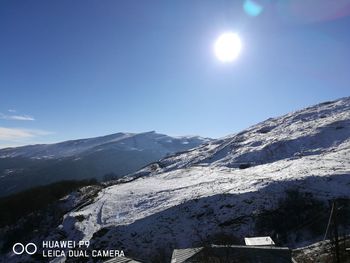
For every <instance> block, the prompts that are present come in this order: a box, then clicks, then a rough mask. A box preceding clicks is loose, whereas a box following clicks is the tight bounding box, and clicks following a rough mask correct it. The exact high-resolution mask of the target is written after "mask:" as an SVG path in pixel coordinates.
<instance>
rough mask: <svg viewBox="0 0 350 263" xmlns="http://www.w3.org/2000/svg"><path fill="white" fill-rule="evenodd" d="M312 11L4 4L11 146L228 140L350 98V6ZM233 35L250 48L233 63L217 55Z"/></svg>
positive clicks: (0, 107)
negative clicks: (138, 138) (130, 135)
mask: <svg viewBox="0 0 350 263" xmlns="http://www.w3.org/2000/svg"><path fill="white" fill-rule="evenodd" d="M247 2H248V3H247ZM303 2H304V1H298V0H295V1H289V0H283V1H278V0H274V1H273V0H271V1H268V0H265V1H261V0H260V1H257V0H256V1H255V2H254V1H252V0H251V1H243V0H242V1H233V0H232V1H228V0H216V1H211V0H208V1H205V0H200V1H199V0H186V1H185V0H179V1H151V0H149V1H141V0H138V1H135V0H125V1H124V0H119V1H113V0H110V1H107V0H101V1H92V0H75V1H71V0H53V1H47V0H41V1H38V0H31V1H26V0H21V1H20V0H2V1H1V2H0V92H1V95H0V148H1V147H5V146H16V145H23V144H29V143H49V142H57V141H62V140H68V139H75V138H84V137H93V136H99V135H106V134H110V133H114V132H120V131H124V132H144V131H150V130H156V131H157V132H161V133H166V134H169V135H189V134H192V135H202V136H209V137H221V136H225V135H228V134H231V133H235V132H238V131H240V130H242V129H244V128H247V127H248V126H250V125H252V124H255V123H257V122H260V121H262V120H264V119H267V118H269V117H274V116H279V115H282V114H285V113H288V112H290V111H294V110H297V109H299V108H302V107H306V106H309V105H312V104H315V103H318V102H322V101H326V100H332V99H336V98H340V97H345V96H349V90H350V88H349V83H350V74H348V69H349V68H350V34H349V32H348V30H349V28H350V17H349V14H350V1H348V0H339V1H332V0H317V1H307V2H308V3H307V4H302V3H303ZM334 2H337V3H334ZM310 3H311V4H310ZM247 4H253V5H257V6H255V9H254V8H253V13H249V10H247V9H245V7H246V5H247ZM256 7H258V8H256ZM226 31H233V32H237V33H238V34H239V35H240V37H241V39H242V43H243V49H242V52H241V54H240V56H239V58H238V59H237V60H236V61H234V62H232V63H222V62H220V61H218V60H217V59H216V58H215V55H214V52H213V45H214V42H215V40H216V38H217V37H218V36H219V35H220V34H221V33H222V32H226Z"/></svg>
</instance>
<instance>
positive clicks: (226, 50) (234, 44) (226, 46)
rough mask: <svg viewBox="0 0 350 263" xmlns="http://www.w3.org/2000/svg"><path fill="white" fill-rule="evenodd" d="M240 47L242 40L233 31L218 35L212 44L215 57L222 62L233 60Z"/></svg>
mask: <svg viewBox="0 0 350 263" xmlns="http://www.w3.org/2000/svg"><path fill="white" fill-rule="evenodd" d="M241 49H242V42H241V39H240V38H239V36H238V35H237V34H235V33H231V32H229V33H224V34H222V35H220V36H219V38H218V39H217V40H216V42H215V45H214V51H215V55H216V57H217V58H218V59H219V60H220V61H222V62H231V61H233V60H235V59H236V58H237V57H238V55H239V53H240V52H241Z"/></svg>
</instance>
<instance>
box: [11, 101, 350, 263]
mask: <svg viewBox="0 0 350 263" xmlns="http://www.w3.org/2000/svg"><path fill="white" fill-rule="evenodd" d="M349 160H350V98H343V99H340V100H337V101H333V102H326V103H321V104H318V105H316V106H313V107H309V108H306V109H303V110H300V111H297V112H293V113H290V114H287V115H285V116H282V117H278V118H273V119H268V120H266V121H264V122H261V123H259V124H257V125H255V126H252V127H250V128H248V129H247V130H244V131H242V132H240V133H238V134H234V135H230V136H227V137H225V138H222V139H219V140H214V141H211V142H209V143H207V144H204V145H202V146H199V147H197V148H195V149H192V150H189V151H186V152H183V153H179V154H176V155H173V156H170V157H166V158H164V159H162V160H160V161H157V162H155V163H153V164H151V165H149V166H147V167H145V168H144V169H142V170H140V171H138V172H136V173H134V174H132V175H130V177H129V180H124V181H113V182H111V183H110V184H109V186H107V187H105V188H103V189H101V190H100V191H99V192H98V194H97V196H96V197H94V198H92V199H90V201H91V202H88V203H86V204H85V205H83V206H80V208H79V209H74V210H73V211H71V212H70V213H67V214H66V215H65V217H64V220H63V222H62V224H61V225H60V226H59V227H58V228H57V229H56V230H55V231H52V233H51V234H50V235H49V236H48V237H47V239H50V238H53V237H55V238H57V236H59V237H60V238H62V239H74V240H80V239H88V240H91V242H92V244H91V248H103V249H106V248H113V249H124V250H125V251H126V254H127V256H131V257H132V256H133V257H136V258H139V259H142V260H143V261H145V262H168V260H169V256H170V254H171V251H172V249H173V248H186V247H192V246H196V245H197V246H198V245H203V244H208V243H217V244H218V243H223V242H229V243H230V242H231V243H232V242H237V240H242V238H243V237H244V236H254V235H259V234H261V235H262V234H263V235H271V236H272V237H273V238H274V239H275V241H276V242H277V243H278V244H282V245H288V246H290V247H294V248H295V247H299V246H304V245H307V244H310V243H311V242H314V241H317V240H320V239H321V238H323V234H324V231H325V227H326V225H327V219H328V216H329V207H328V201H329V200H332V199H336V198H343V199H345V200H348V199H349V198H350V161H349ZM71 198H73V197H71ZM344 218H345V219H344V222H343V225H342V227H343V229H349V225H350V222H349V218H348V217H346V216H345V217H344ZM281 222H283V223H281ZM58 233H59V234H58ZM225 240H226V241H225ZM12 259H13V260H15V259H14V258H12Z"/></svg>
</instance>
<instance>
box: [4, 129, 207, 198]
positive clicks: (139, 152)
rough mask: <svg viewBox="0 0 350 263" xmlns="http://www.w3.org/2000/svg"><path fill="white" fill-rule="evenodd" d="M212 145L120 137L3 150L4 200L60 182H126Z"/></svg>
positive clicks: (198, 141)
mask: <svg viewBox="0 0 350 263" xmlns="http://www.w3.org/2000/svg"><path fill="white" fill-rule="evenodd" d="M208 141H210V140H209V139H207V138H201V137H197V136H187V137H171V136H167V135H164V134H158V133H155V132H146V133H138V134H135V133H116V134H112V135H107V136H103V137H96V138H89V139H81V140H72V141H66V142H61V143H55V144H42V145H29V146H23V147H17V148H6V149H1V150H0V193H1V194H0V195H6V194H9V193H13V192H17V191H20V190H23V189H26V188H29V187H33V186H37V185H43V184H47V183H52V182H56V181H60V180H69V179H75V180H79V179H85V178H96V179H99V180H100V179H103V177H104V176H106V177H107V178H112V177H120V176H123V175H126V174H128V173H132V172H135V171H137V170H138V169H140V168H142V167H143V166H145V165H147V164H149V163H150V162H153V161H156V160H158V159H160V158H163V157H165V156H167V155H171V154H173V153H176V152H180V151H185V150H188V149H191V148H193V147H196V146H198V145H200V144H202V143H205V142H208Z"/></svg>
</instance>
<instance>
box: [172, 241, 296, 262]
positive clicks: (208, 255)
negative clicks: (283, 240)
mask: <svg viewBox="0 0 350 263" xmlns="http://www.w3.org/2000/svg"><path fill="white" fill-rule="evenodd" d="M228 258H229V259H230V261H229V262H240V263H241V262H245V263H256V262H260V263H271V262H279V263H291V262H292V256H291V250H290V249H289V248H285V247H263V246H214V245H213V246H210V247H200V248H187V249H175V250H174V252H173V256H172V259H171V263H192V262H196V263H198V262H219V260H225V259H228Z"/></svg>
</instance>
